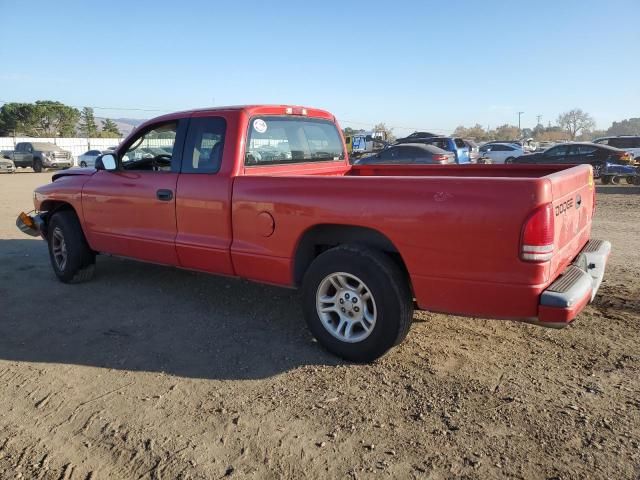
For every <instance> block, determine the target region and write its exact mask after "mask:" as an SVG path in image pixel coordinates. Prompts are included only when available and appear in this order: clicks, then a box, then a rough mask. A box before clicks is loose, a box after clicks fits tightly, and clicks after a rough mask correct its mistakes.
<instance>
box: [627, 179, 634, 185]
mask: <svg viewBox="0 0 640 480" xmlns="http://www.w3.org/2000/svg"><path fill="white" fill-rule="evenodd" d="M626 180H627V183H628V184H629V185H633V181H634V177H627V178H626Z"/></svg>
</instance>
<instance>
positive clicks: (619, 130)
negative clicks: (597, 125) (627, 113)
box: [607, 118, 640, 135]
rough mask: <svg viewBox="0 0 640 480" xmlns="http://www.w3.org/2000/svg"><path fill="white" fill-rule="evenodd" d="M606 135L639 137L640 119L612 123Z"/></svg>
mask: <svg viewBox="0 0 640 480" xmlns="http://www.w3.org/2000/svg"><path fill="white" fill-rule="evenodd" d="M607 135H640V118H630V119H628V120H621V121H620V122H613V124H611V127H609V129H608V130H607Z"/></svg>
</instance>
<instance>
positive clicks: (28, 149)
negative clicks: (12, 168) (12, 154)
mask: <svg viewBox="0 0 640 480" xmlns="http://www.w3.org/2000/svg"><path fill="white" fill-rule="evenodd" d="M22 152H23V153H22V164H23V165H24V166H25V167H31V166H33V144H31V143H23V144H22Z"/></svg>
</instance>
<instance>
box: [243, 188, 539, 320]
mask: <svg viewBox="0 0 640 480" xmlns="http://www.w3.org/2000/svg"><path fill="white" fill-rule="evenodd" d="M549 201H551V191H550V182H549V181H547V180H545V179H540V178H539V179H536V178H490V179H487V178H485V179H480V178H454V177H436V178H424V177H422V178H415V177H414V178H410V177H394V178H389V177H387V178H376V177H357V176H343V177H330V178H327V177H308V176H297V177H281V176H266V177H257V176H245V177H237V178H236V179H235V181H234V190H233V213H232V223H233V232H234V240H233V243H232V247H231V253H232V258H233V262H234V267H235V270H236V273H237V274H238V275H240V276H242V277H246V278H250V279H253V280H259V281H265V282H270V283H276V284H282V285H291V284H293V283H294V278H293V273H292V272H293V259H294V258H295V251H296V248H297V245H298V242H299V240H300V238H301V236H302V234H303V233H304V232H305V231H306V230H308V229H309V228H311V227H313V226H315V225H319V224H333V225H336V224H337V225H355V226H362V227H367V228H371V229H374V230H377V231H379V232H380V233H382V234H383V235H385V236H386V237H387V238H389V240H391V242H392V243H393V244H394V245H395V247H396V248H397V250H398V251H399V253H400V255H401V256H402V259H403V260H404V262H405V264H406V265H407V268H408V270H409V273H410V276H411V281H412V284H413V288H414V293H415V296H416V298H417V301H418V304H419V305H420V307H421V308H425V309H429V310H436V311H438V310H441V311H447V312H454V313H460V314H466V315H491V316H493V317H505V318H530V317H535V316H536V315H537V297H536V296H535V295H534V296H532V295H531V290H532V289H534V290H536V291H538V292H539V291H541V290H542V289H543V288H544V286H546V284H548V282H549V281H550V279H549V272H548V267H547V266H546V265H538V264H531V263H525V262H522V261H521V260H520V259H519V252H518V246H519V243H520V235H521V228H522V224H523V222H524V220H525V218H526V217H527V215H528V214H529V213H530V212H531V211H532V210H533V209H534V208H536V207H537V206H539V205H541V204H543V203H546V202H549ZM263 212H266V213H268V214H269V215H271V216H272V217H273V219H274V224H275V229H274V231H273V234H272V235H270V236H265V235H266V233H268V232H265V227H264V217H265V214H264V213H263ZM505 292H506V295H507V296H508V298H507V299H505Z"/></svg>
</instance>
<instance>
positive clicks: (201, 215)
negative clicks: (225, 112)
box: [176, 114, 234, 275]
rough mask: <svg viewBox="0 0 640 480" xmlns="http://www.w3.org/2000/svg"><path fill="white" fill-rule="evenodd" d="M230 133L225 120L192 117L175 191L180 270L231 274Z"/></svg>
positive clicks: (231, 165)
mask: <svg viewBox="0 0 640 480" xmlns="http://www.w3.org/2000/svg"><path fill="white" fill-rule="evenodd" d="M196 115H197V114H196ZM226 130H227V128H226V120H225V119H224V118H223V117H211V116H209V117H197V116H194V117H192V118H191V120H190V122H189V127H188V131H187V136H186V141H185V146H184V154H183V156H182V164H181V167H180V175H179V177H178V185H177V188H176V224H177V230H178V231H177V236H176V251H177V254H178V260H179V262H180V266H182V267H185V268H192V269H195V270H203V271H207V272H212V273H220V274H223V275H233V274H234V271H233V267H232V263H231V252H230V247H231V238H232V235H231V186H232V177H231V168H232V167H233V152H232V151H231V148H227V149H225V135H226ZM232 144H233V142H231V141H229V142H227V145H228V146H229V147H231V146H232ZM223 156H224V157H226V158H227V161H226V162H223Z"/></svg>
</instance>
